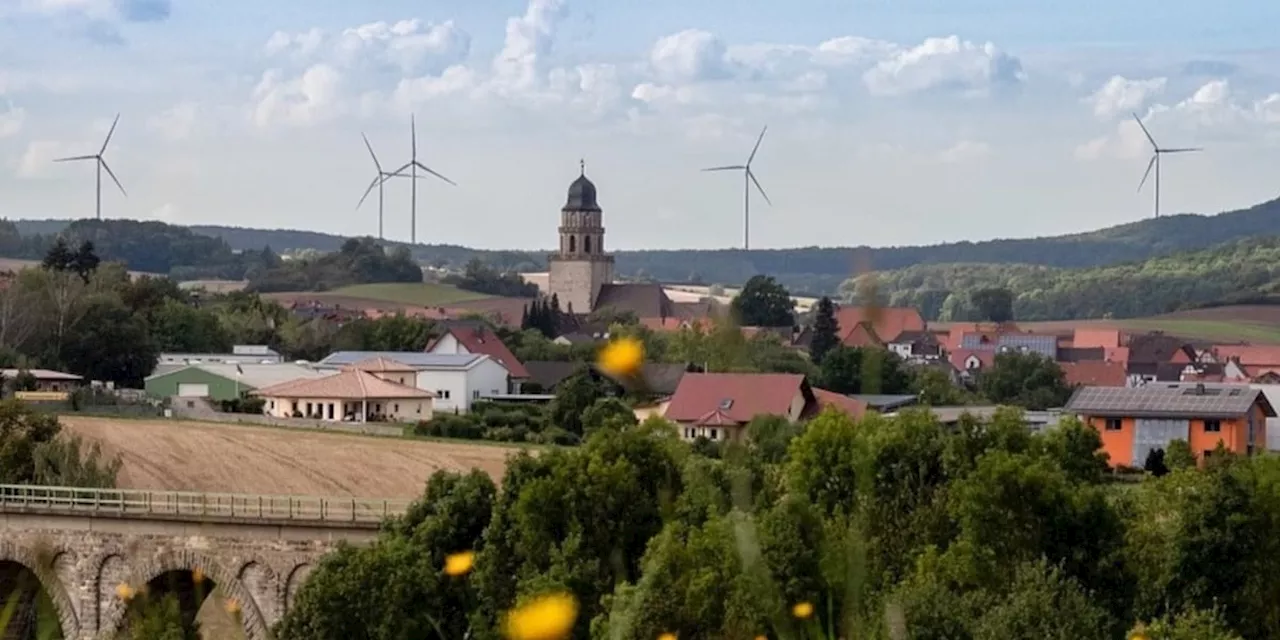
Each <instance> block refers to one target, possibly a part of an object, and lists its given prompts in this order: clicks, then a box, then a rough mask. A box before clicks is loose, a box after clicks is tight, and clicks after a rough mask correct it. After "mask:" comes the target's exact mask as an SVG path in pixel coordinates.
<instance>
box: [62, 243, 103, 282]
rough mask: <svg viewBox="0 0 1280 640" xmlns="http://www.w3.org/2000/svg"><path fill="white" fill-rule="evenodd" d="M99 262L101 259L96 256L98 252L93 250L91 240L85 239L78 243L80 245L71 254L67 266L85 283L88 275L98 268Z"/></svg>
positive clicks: (87, 280)
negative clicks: (69, 262)
mask: <svg viewBox="0 0 1280 640" xmlns="http://www.w3.org/2000/svg"><path fill="white" fill-rule="evenodd" d="M101 262H102V260H101V259H99V258H98V254H97V253H95V252H94V250H93V242H91V241H89V240H85V241H83V242H81V243H80V246H79V247H78V248H77V249H76V251H75V253H74V254H73V255H72V258H71V264H70V265H69V266H70V268H71V270H72V271H74V272H75V273H76V275H78V276H80V279H81V280H82V281H84V282H85V283H86V284H87V283H88V282H89V277H90V276H92V275H93V272H94V271H97V270H98V265H99V264H101Z"/></svg>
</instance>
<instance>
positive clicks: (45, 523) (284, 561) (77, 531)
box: [0, 485, 408, 640]
mask: <svg viewBox="0 0 1280 640" xmlns="http://www.w3.org/2000/svg"><path fill="white" fill-rule="evenodd" d="M407 507H408V502H407V501H404V500H370V499H361V498H355V499H353V498H316V497H298V496H257V495H226V494H222V495H218V494H198V493H181V492H160V491H131V490H116V489H79V488H69V487H23V486H11V485H0V609H2V608H3V607H4V606H5V604H6V603H8V602H9V601H10V598H11V597H13V596H14V594H15V593H17V594H18V601H19V604H18V605H17V611H16V613H15V614H14V615H12V617H11V618H10V624H9V625H8V626H9V628H8V629H5V630H0V638H3V639H4V640H10V639H15V640H16V639H25V638H27V637H31V638H34V637H35V635H34V631H35V625H36V617H37V613H38V612H37V609H38V608H39V606H40V605H38V604H37V600H38V598H37V595H38V594H39V593H40V592H41V591H42V592H43V593H44V594H45V595H47V597H48V599H47V600H44V602H46V603H51V604H52V610H53V612H54V614H56V618H57V621H58V624H59V625H60V626H61V631H62V638H64V639H65V640H97V639H107V638H113V637H114V636H115V635H116V634H117V633H118V631H119V630H120V629H121V628H122V627H123V626H124V625H125V623H126V618H127V615H126V614H127V609H128V603H127V601H126V600H125V599H124V598H122V595H121V594H122V592H124V593H128V592H132V591H137V592H143V591H145V592H146V593H148V594H151V595H153V596H155V595H159V594H164V593H174V594H175V595H177V597H178V600H179V603H180V604H181V605H182V612H183V618H184V619H185V620H187V621H188V622H190V621H193V620H195V617H196V613H197V612H198V611H199V609H200V607H201V606H202V604H203V600H204V598H205V597H206V596H207V595H208V594H209V593H212V592H214V591H215V590H216V591H217V592H218V593H219V595H220V596H221V597H222V598H224V599H228V600H234V601H235V603H236V604H237V605H238V606H239V614H238V617H239V620H240V623H241V625H242V626H243V629H244V633H245V637H246V638H249V639H252V640H260V639H263V638H266V637H267V630H268V629H269V628H270V626H271V625H273V624H274V623H275V622H276V621H278V620H279V619H280V618H281V617H282V616H283V615H284V614H285V612H286V611H288V610H289V607H290V606H291V605H292V603H293V598H294V595H295V594H296V593H297V591H298V588H299V586H300V585H301V584H302V583H303V581H305V580H306V578H307V575H308V574H309V572H310V571H311V569H312V567H314V566H315V563H316V561H317V560H318V559H319V558H320V557H321V556H322V555H324V554H325V553H327V552H329V551H330V550H332V549H333V548H334V546H336V544H337V543H338V542H339V541H342V540H345V541H350V542H356V543H360V542H367V541H371V540H373V539H374V538H375V537H376V536H377V533H378V529H379V527H380V524H381V522H382V520H383V519H385V518H386V517H387V516H394V515H399V514H401V513H403V512H404V510H405V509H406V508H407ZM22 585H29V588H22V587H21V586H22ZM122 585H126V586H124V587H122ZM37 588H38V589H39V591H37ZM45 606H46V607H47V606H48V605H47V604H46V605H45ZM49 617H53V616H49Z"/></svg>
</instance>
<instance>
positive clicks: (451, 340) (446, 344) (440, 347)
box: [427, 333, 471, 353]
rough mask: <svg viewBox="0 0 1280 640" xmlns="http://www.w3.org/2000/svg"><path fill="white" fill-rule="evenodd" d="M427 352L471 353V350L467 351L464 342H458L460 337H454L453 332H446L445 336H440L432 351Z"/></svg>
mask: <svg viewBox="0 0 1280 640" xmlns="http://www.w3.org/2000/svg"><path fill="white" fill-rule="evenodd" d="M427 353H471V352H470V351H467V348H466V347H464V346H462V343H460V342H458V339H457V338H455V337H453V334H452V333H446V334H444V336H442V337H441V338H440V341H439V342H437V343H436V344H435V346H433V347H431V351H428V352H427Z"/></svg>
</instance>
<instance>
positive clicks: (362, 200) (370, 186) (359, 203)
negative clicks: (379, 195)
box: [356, 175, 382, 209]
mask: <svg viewBox="0 0 1280 640" xmlns="http://www.w3.org/2000/svg"><path fill="white" fill-rule="evenodd" d="M379 180H382V176H381V175H379V176H378V177H376V178H374V179H373V182H370V183H369V188H368V189H365V190H364V195H362V196H360V202H357V203H356V208H357V209H359V208H360V205H362V204H364V201H365V198H368V197H369V194H370V193H373V188H374V187H376V186H378V181H379Z"/></svg>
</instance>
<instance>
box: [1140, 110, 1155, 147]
mask: <svg viewBox="0 0 1280 640" xmlns="http://www.w3.org/2000/svg"><path fill="white" fill-rule="evenodd" d="M1133 119H1134V120H1136V121H1137V122H1138V126H1139V127H1142V133H1143V134H1145V135H1146V136H1147V140H1149V141H1151V146H1152V147H1153V148H1156V149H1159V148H1160V145H1158V144H1156V139H1155V138H1152V137H1151V132H1150V131H1147V125H1145V124H1142V118H1139V117H1138V114H1136V113H1135V114H1133Z"/></svg>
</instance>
